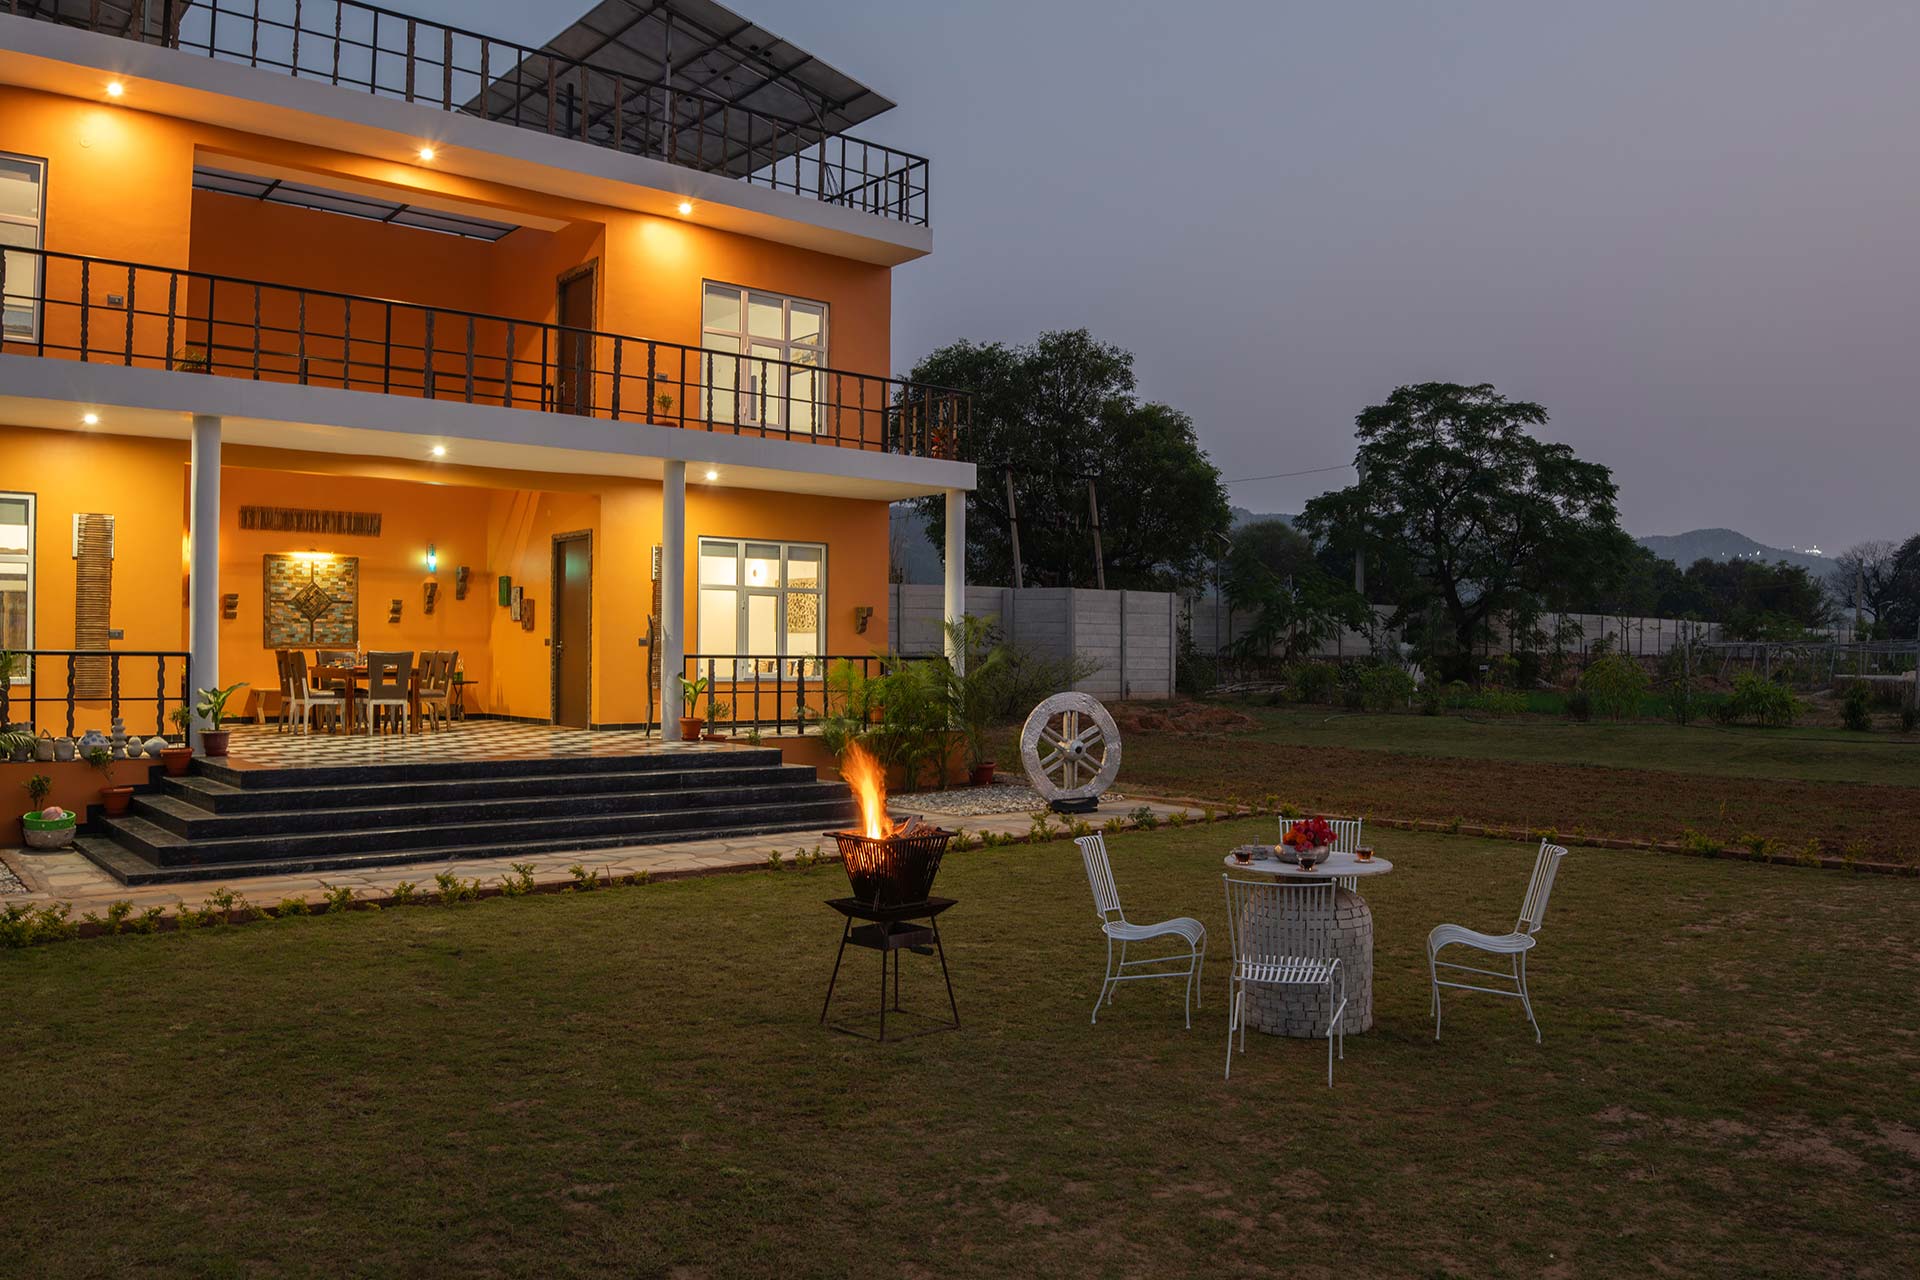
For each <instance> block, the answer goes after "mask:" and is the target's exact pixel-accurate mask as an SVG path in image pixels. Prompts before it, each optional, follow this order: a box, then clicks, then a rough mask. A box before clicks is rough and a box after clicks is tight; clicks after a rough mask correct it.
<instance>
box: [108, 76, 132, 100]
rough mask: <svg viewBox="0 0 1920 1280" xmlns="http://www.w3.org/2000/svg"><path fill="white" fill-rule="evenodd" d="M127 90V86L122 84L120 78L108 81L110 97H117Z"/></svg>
mask: <svg viewBox="0 0 1920 1280" xmlns="http://www.w3.org/2000/svg"><path fill="white" fill-rule="evenodd" d="M126 91H127V86H125V85H124V84H121V83H120V82H119V81H118V80H109V81H107V96H108V97H109V98H117V97H119V96H120V95H121V94H123V93H125V92H126Z"/></svg>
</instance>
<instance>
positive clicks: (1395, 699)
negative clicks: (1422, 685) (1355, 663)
mask: <svg viewBox="0 0 1920 1280" xmlns="http://www.w3.org/2000/svg"><path fill="white" fill-rule="evenodd" d="M1413 692H1414V691H1413V676H1412V675H1410V674H1409V673H1408V672H1407V670H1406V669H1405V668H1404V667H1398V666H1389V665H1387V664H1386V663H1379V664H1377V665H1375V666H1371V667H1363V668H1361V671H1360V700H1361V702H1363V703H1364V704H1365V705H1366V707H1367V709H1368V710H1369V711H1392V710H1395V709H1397V708H1400V707H1404V706H1406V705H1407V704H1408V703H1409V702H1411V701H1413Z"/></svg>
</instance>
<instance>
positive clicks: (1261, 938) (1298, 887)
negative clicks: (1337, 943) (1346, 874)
mask: <svg viewBox="0 0 1920 1280" xmlns="http://www.w3.org/2000/svg"><path fill="white" fill-rule="evenodd" d="M1220 878H1221V880H1223V881H1224V882H1225V883H1226V888H1227V941H1228V943H1229V944H1230V945H1231V947H1232V949H1233V958H1234V959H1235V960H1236V961H1239V960H1250V961H1254V962H1267V963H1271V962H1274V961H1278V960H1286V959H1296V960H1297V959H1303V958H1304V959H1316V960H1326V959H1330V958H1332V956H1333V889H1334V884H1333V881H1331V880H1291V881H1273V880H1235V879H1234V878H1233V877H1232V876H1230V875H1223V876H1221V877H1220Z"/></svg>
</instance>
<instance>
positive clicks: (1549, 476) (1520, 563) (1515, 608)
mask: <svg viewBox="0 0 1920 1280" xmlns="http://www.w3.org/2000/svg"><path fill="white" fill-rule="evenodd" d="M1546 421H1547V411H1546V410H1545V409H1544V408H1543V407H1541V406H1540V405H1537V404H1533V403H1530V402H1527V401H1523V400H1508V399H1507V398H1506V397H1505V396H1503V395H1501V394H1500V393H1499V392H1498V391H1496V390H1495V389H1494V388H1493V387H1492V386H1491V385H1488V384H1484V383H1483V384H1480V385H1477V386H1462V385H1460V384H1457V383H1451V382H1427V383H1421V384H1419V385H1417V386H1403V387H1399V388H1397V389H1395V391H1394V392H1393V394H1392V395H1390V396H1389V397H1387V400H1386V402H1385V403H1384V404H1377V405H1373V406H1371V407H1369V408H1367V409H1364V410H1362V411H1361V412H1360V414H1359V415H1358V416H1357V417H1356V418H1355V419H1354V423H1355V427H1356V428H1357V429H1356V432H1355V434H1356V436H1357V438H1358V440H1359V442H1360V447H1359V457H1358V459H1357V461H1356V465H1357V466H1358V468H1359V470H1360V479H1359V481H1358V482H1357V483H1355V484H1353V485H1350V486H1348V487H1347V488H1345V489H1341V490H1338V491H1336V492H1333V493H1328V494H1324V495H1322V496H1320V497H1318V498H1315V499H1313V500H1312V501H1311V502H1309V503H1307V506H1306V510H1305V512H1304V513H1303V515H1302V516H1301V525H1302V527H1303V528H1304V529H1305V530H1306V531H1307V532H1308V533H1309V534H1311V535H1312V536H1314V537H1315V538H1317V539H1319V540H1320V541H1321V542H1322V543H1323V544H1324V545H1325V546H1326V547H1327V548H1329V549H1330V550H1332V551H1334V552H1336V553H1340V554H1345V555H1351V554H1352V553H1353V552H1354V551H1360V552H1362V553H1363V554H1364V556H1365V563H1366V574H1367V588H1368V594H1369V596H1370V597H1372V598H1375V599H1379V600H1383V601H1386V602H1389V603H1391V604H1393V605H1394V607H1395V610H1396V616H1395V618H1394V623H1395V624H1396V625H1400V624H1403V623H1405V622H1406V621H1408V620H1409V619H1411V618H1413V617H1414V616H1416V615H1418V614H1422V613H1425V612H1426V611H1427V610H1429V609H1434V608H1437V609H1439V610H1440V611H1441V612H1442V613H1443V614H1444V615H1445V617H1446V618H1447V620H1448V622H1449V623H1450V624H1451V627H1452V630H1453V633H1454V641H1455V643H1456V644H1457V646H1458V647H1459V649H1460V650H1461V651H1466V650H1469V649H1471V647H1472V645H1473V643H1474V641H1475V639H1476V638H1477V637H1478V635H1479V633H1480V631H1481V629H1482V628H1483V627H1485V626H1486V625H1487V623H1488V622H1489V621H1490V620H1491V619H1492V618H1493V617H1495V616H1496V615H1500V614H1506V613H1512V612H1528V611H1536V610H1538V609H1539V608H1540V607H1541V606H1542V605H1543V604H1544V605H1547V606H1556V607H1557V606H1562V605H1564V604H1565V603H1566V599H1567V597H1566V592H1565V590H1564V588H1565V587H1566V586H1567V585H1568V584H1581V585H1583V586H1585V585H1588V584H1595V583H1601V582H1610V581H1613V580H1614V579H1616V578H1617V577H1618V576H1619V574H1620V572H1621V570H1622V567H1623V565H1624V564H1625V563H1626V561H1627V559H1628V557H1629V555H1630V549H1631V547H1632V545H1633V544H1632V540H1631V539H1629V538H1628V537H1627V535H1626V534H1625V533H1624V532H1623V531H1622V530H1621V528H1620V521H1619V514H1618V512H1617V511H1616V509H1615V507H1614V497H1615V493H1616V487H1615V485H1614V483H1613V476H1612V473H1611V472H1609V471H1608V469H1607V468H1606V467H1604V466H1601V465H1600V464H1599V463H1595V462H1585V461H1582V460H1581V459H1580V458H1579V457H1577V456H1575V454H1574V452H1573V450H1572V449H1571V448H1569V447H1567V446H1566V445H1564V444H1552V443H1548V442H1546V441H1543V440H1539V439H1536V438H1535V437H1534V436H1533V435H1531V434H1530V433H1529V432H1528V428H1529V427H1538V426H1540V425H1542V424H1544V423H1545V422H1546Z"/></svg>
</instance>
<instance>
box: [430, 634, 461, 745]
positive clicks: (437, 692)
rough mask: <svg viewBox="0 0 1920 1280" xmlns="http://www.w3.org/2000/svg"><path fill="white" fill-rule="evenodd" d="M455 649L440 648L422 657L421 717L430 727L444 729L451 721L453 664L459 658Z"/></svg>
mask: <svg viewBox="0 0 1920 1280" xmlns="http://www.w3.org/2000/svg"><path fill="white" fill-rule="evenodd" d="M459 656H460V655H459V653H458V652H457V651H454V650H448V649H439V650H435V651H434V652H432V653H429V654H425V655H423V656H422V657H421V659H420V718H421V720H422V721H423V722H424V723H425V725H426V727H427V728H429V729H432V728H435V727H436V722H437V726H438V728H441V729H444V728H446V727H447V726H448V725H449V724H450V723H451V710H452V706H453V664H454V663H455V662H456V661H457V660H458V659H459Z"/></svg>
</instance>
